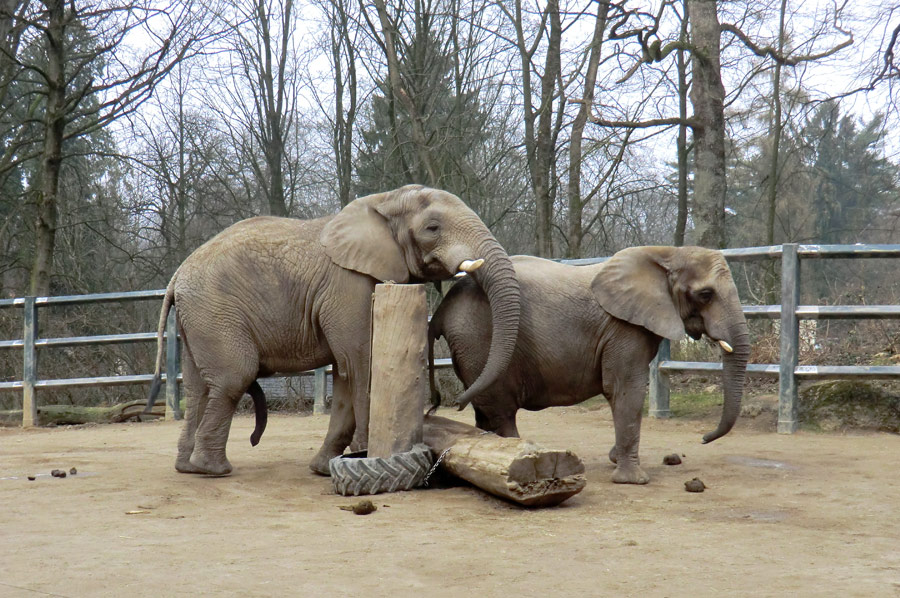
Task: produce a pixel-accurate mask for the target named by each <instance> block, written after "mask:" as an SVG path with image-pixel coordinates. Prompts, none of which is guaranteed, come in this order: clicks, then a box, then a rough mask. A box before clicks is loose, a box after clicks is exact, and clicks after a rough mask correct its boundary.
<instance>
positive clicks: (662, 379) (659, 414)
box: [649, 338, 671, 419]
mask: <svg viewBox="0 0 900 598" xmlns="http://www.w3.org/2000/svg"><path fill="white" fill-rule="evenodd" d="M670 351H671V349H670V345H669V339H667V338H664V339H662V342H661V343H659V350H658V351H657V352H656V357H654V358H653V361H651V362H650V410H649V415H650V417H656V418H659V419H665V418H667V417H669V415H670V414H671V412H670V411H669V375H668V374H666V373H665V372H661V371H659V364H660V362H663V361H668V360H669V357H670V355H671V353H670Z"/></svg>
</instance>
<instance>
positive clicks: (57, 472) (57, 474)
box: [50, 469, 66, 478]
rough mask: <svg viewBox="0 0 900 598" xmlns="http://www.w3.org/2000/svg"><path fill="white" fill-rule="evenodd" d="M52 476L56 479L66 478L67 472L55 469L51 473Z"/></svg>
mask: <svg viewBox="0 0 900 598" xmlns="http://www.w3.org/2000/svg"><path fill="white" fill-rule="evenodd" d="M50 475H52V476H53V477H54V478H64V477H66V472H64V471H63V470H62V469H54V470H53V471H51V472H50Z"/></svg>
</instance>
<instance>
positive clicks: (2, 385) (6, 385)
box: [0, 374, 182, 391]
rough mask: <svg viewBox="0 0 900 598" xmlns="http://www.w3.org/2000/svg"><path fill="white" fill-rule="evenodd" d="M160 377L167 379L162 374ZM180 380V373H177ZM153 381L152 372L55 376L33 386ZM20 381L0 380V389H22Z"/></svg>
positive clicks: (72, 386) (146, 382)
mask: <svg viewBox="0 0 900 598" xmlns="http://www.w3.org/2000/svg"><path fill="white" fill-rule="evenodd" d="M161 379H162V381H163V382H166V381H167V380H168V379H167V378H166V375H165V374H162V376H161ZM177 379H178V381H179V382H181V381H182V380H181V374H179V375H178V378H177ZM150 382H153V374H135V375H133V376H94V377H92V378H57V379H54V380H37V381H36V382H35V383H34V387H35V388H83V387H89V386H131V385H134V384H149V383H150ZM22 384H23V383H22V381H21V380H17V381H14V382H0V391H4V390H22Z"/></svg>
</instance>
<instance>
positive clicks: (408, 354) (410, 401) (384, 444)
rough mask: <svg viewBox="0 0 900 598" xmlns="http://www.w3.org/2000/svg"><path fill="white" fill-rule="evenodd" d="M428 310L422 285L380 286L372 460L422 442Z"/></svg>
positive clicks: (373, 375) (375, 322)
mask: <svg viewBox="0 0 900 598" xmlns="http://www.w3.org/2000/svg"><path fill="white" fill-rule="evenodd" d="M427 350H428V310H427V307H426V303H425V287H424V286H423V285H406V284H403V285H401V284H379V285H376V286H375V294H374V298H373V303H372V364H371V370H370V372H371V378H370V384H369V389H370V390H369V406H370V407H369V448H368V456H369V457H390V456H391V455H393V454H396V453H402V452H406V451H409V450H410V449H412V447H413V445H414V444H417V443H420V442H422V422H423V419H424V411H425V400H426V397H427V395H428V379H427V376H426V366H427V362H426V354H427Z"/></svg>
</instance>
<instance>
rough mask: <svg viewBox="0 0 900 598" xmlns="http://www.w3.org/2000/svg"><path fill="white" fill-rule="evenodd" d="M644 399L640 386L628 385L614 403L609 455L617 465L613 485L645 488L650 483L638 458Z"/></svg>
mask: <svg viewBox="0 0 900 598" xmlns="http://www.w3.org/2000/svg"><path fill="white" fill-rule="evenodd" d="M643 399H644V393H643V386H637V387H635V386H634V385H629V387H628V388H627V389H625V391H624V392H622V393H621V394H620V395H619V396H617V397H616V399H615V401H614V402H613V424H614V426H615V429H616V445H615V446H614V447H613V448H612V450H611V451H610V452H609V459H610V461H612V462H613V463H615V464H616V469H615V471H614V472H613V476H612V481H613V482H615V483H617V484H646V483H647V482H649V481H650V476H649V475H647V473H646V472H645V471H644V470H643V469H641V462H640V458H639V456H638V449H639V447H640V442H641V410H642V408H643V406H644V401H643Z"/></svg>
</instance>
